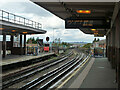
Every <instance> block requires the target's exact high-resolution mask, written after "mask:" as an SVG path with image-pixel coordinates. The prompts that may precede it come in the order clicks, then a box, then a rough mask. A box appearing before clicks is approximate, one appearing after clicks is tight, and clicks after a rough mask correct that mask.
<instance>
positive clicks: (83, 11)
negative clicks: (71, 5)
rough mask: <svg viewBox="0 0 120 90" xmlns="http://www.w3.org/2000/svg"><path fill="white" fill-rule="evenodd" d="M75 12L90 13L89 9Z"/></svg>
mask: <svg viewBox="0 0 120 90" xmlns="http://www.w3.org/2000/svg"><path fill="white" fill-rule="evenodd" d="M76 12H77V13H83V14H90V13H91V11H90V10H76Z"/></svg>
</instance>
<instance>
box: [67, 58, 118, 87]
mask: <svg viewBox="0 0 120 90" xmlns="http://www.w3.org/2000/svg"><path fill="white" fill-rule="evenodd" d="M115 76H116V75H115V70H114V69H112V68H111V65H110V62H109V61H108V60H107V58H95V60H93V58H92V60H90V62H89V63H88V64H87V66H86V67H85V69H84V70H83V71H82V72H81V73H80V74H79V75H78V76H76V77H77V78H76V79H75V80H74V81H73V82H72V84H71V85H70V87H69V88H116V87H117V84H116V83H115Z"/></svg>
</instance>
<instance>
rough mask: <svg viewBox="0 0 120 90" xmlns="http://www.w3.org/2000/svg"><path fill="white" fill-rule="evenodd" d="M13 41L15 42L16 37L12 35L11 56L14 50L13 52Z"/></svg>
mask: <svg viewBox="0 0 120 90" xmlns="http://www.w3.org/2000/svg"><path fill="white" fill-rule="evenodd" d="M13 40H14V36H13V35H11V54H12V52H13V51H12V50H13Z"/></svg>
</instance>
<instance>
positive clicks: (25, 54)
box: [24, 34, 26, 55]
mask: <svg viewBox="0 0 120 90" xmlns="http://www.w3.org/2000/svg"><path fill="white" fill-rule="evenodd" d="M24 55H26V34H24Z"/></svg>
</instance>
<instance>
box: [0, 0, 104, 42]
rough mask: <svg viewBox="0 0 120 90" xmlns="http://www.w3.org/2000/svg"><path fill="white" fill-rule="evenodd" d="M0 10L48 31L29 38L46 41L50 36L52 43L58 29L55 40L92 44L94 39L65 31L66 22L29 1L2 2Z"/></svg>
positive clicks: (5, 0) (10, 0)
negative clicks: (33, 22) (38, 24)
mask: <svg viewBox="0 0 120 90" xmlns="http://www.w3.org/2000/svg"><path fill="white" fill-rule="evenodd" d="M0 9H2V10H5V11H8V12H11V13H14V14H16V15H19V16H23V17H25V18H28V19H31V20H33V21H36V22H39V23H41V24H42V29H44V30H46V31H47V33H46V34H44V35H43V34H39V35H27V38H29V37H33V36H34V37H39V38H40V39H44V41H45V38H46V37H47V36H49V37H50V41H53V28H57V29H54V38H61V39H62V41H67V42H72V41H73V42H83V41H84V42H92V41H93V39H94V36H93V35H87V34H84V33H83V32H82V31H80V30H79V29H65V22H64V20H62V19H60V18H59V17H57V16H55V15H53V14H52V13H50V12H49V11H47V10H45V9H43V8H42V7H40V6H38V5H36V4H34V3H33V2H31V1H29V0H1V1H0ZM100 39H105V37H102V38H100Z"/></svg>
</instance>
